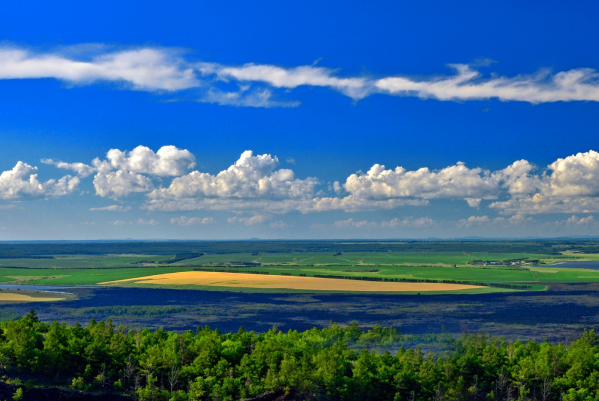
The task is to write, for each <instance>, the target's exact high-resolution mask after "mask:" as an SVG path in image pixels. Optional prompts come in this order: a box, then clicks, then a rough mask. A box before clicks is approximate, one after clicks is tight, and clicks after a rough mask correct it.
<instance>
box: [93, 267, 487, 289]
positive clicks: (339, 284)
mask: <svg viewBox="0 0 599 401" xmlns="http://www.w3.org/2000/svg"><path fill="white" fill-rule="evenodd" d="M126 282H132V283H136V284H157V285H203V286H217V287H243V288H261V289H283V288H285V289H290V290H307V291H311V290H313V291H363V292H426V291H459V290H470V289H476V288H484V287H481V286H476V285H464V284H442V283H394V282H380V281H361V280H343V279H332V278H317V277H297V276H275V275H273V276H270V275H265V274H244V273H220V272H199V271H192V272H180V273H168V274H158V275H155V276H146V277H138V278H130V279H125V280H117V281H109V282H105V283H100V284H119V283H126Z"/></svg>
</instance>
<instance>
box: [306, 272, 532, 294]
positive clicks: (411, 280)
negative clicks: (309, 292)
mask: <svg viewBox="0 0 599 401" xmlns="http://www.w3.org/2000/svg"><path fill="white" fill-rule="evenodd" d="M314 277H319V278H336V279H344V280H364V281H384V282H392V283H437V284H439V283H441V284H464V285H480V286H486V287H497V288H509V289H512V290H532V286H530V285H515V284H503V283H478V282H474V281H457V280H430V279H414V278H384V277H369V276H361V277H358V276H336V275H332V274H326V275H324V274H315V275H314Z"/></svg>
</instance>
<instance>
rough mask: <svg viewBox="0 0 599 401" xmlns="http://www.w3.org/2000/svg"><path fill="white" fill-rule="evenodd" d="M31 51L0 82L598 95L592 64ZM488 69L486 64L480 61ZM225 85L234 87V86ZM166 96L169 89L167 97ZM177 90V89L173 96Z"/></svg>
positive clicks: (265, 91) (201, 94)
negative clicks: (439, 65)
mask: <svg viewBox="0 0 599 401" xmlns="http://www.w3.org/2000/svg"><path fill="white" fill-rule="evenodd" d="M75 47H76V48H78V50H77V51H73V50H72V49H69V48H61V49H57V50H52V51H45V52H40V51H33V50H31V49H26V48H22V47H17V46H4V47H0V80H2V79H11V80H14V79H45V78H53V79H57V80H60V81H63V82H66V83H67V84H69V85H76V86H82V85H92V84H98V83H102V82H104V83H112V84H114V85H116V87H117V88H121V89H129V90H137V91H147V92H154V93H164V94H166V95H167V96H170V99H171V100H176V99H173V96H174V94H176V93H181V92H183V91H185V93H186V95H185V96H183V98H185V99H186V100H193V101H197V102H203V103H214V104H220V105H226V106H235V107H296V106H298V105H299V102H298V101H295V100H287V99H283V97H284V96H287V95H286V94H284V93H283V92H284V91H289V90H293V89H295V88H298V87H300V86H307V87H321V88H329V89H331V90H334V91H337V92H339V93H341V94H343V95H345V96H348V97H349V98H351V99H353V100H355V101H357V100H360V99H363V98H365V97H367V96H370V95H373V94H382V95H390V96H410V97H418V98H422V99H429V98H430V99H437V100H440V101H472V100H488V99H499V100H501V101H520V102H528V103H533V104H538V103H548V102H569V101H599V73H598V72H597V71H596V70H595V69H593V68H576V69H571V70H567V71H558V72H552V71H551V70H549V69H542V70H540V71H537V72H536V73H532V74H520V75H516V76H511V77H508V76H501V75H499V74H496V73H493V72H492V71H491V74H490V75H487V74H483V72H481V68H482V67H481V66H479V65H475V64H471V65H469V64H450V65H449V67H450V68H451V69H453V70H454V71H455V72H454V73H453V74H449V75H436V76H433V77H428V78H415V77H411V76H407V75H402V74H401V73H400V72H398V74H396V75H393V76H382V77H381V76H377V75H376V73H373V74H370V75H361V76H351V75H344V74H342V73H341V72H340V71H339V70H338V69H334V68H327V67H322V66H318V65H315V64H311V65H300V66H289V67H282V66H278V65H275V64H258V63H251V62H249V63H245V64H241V65H226V64H222V63H218V62H205V61H197V60H194V59H193V58H192V57H191V56H190V55H189V53H187V54H186V53H184V52H181V51H180V50H178V49H172V48H159V47H140V48H131V49H120V50H114V49H111V48H110V47H108V46H103V45H91V46H90V45H88V46H85V45H79V46H75ZM484 68H487V69H488V68H489V67H484ZM230 83H236V84H237V85H238V89H237V90H231V88H230ZM169 94H170V95H169ZM177 96H178V95H177Z"/></svg>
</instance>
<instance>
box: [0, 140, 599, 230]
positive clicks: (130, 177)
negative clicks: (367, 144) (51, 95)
mask: <svg viewBox="0 0 599 401" xmlns="http://www.w3.org/2000/svg"><path fill="white" fill-rule="evenodd" d="M42 162H44V163H47V164H51V165H53V166H55V167H57V168H58V169H66V170H70V171H73V172H75V173H76V174H78V175H77V176H72V175H65V176H62V177H60V178H56V179H50V180H47V181H40V180H39V179H38V176H37V167H34V166H31V165H29V164H27V163H24V162H22V161H19V162H18V163H17V164H16V165H15V167H14V168H12V169H10V170H7V171H4V172H2V173H1V174H0V200H4V201H7V202H20V201H25V200H33V199H45V198H53V197H60V196H65V195H69V194H72V193H73V192H74V191H75V190H76V189H77V188H78V186H79V184H80V183H81V182H82V180H85V179H89V180H91V181H92V184H93V187H94V189H95V194H96V195H97V196H99V197H102V198H112V199H118V200H119V201H120V202H126V200H127V198H128V197H130V196H132V195H134V194H139V195H138V197H137V199H138V201H139V199H140V197H141V199H142V204H141V207H142V209H145V210H147V211H149V212H184V211H196V210H213V211H225V212H231V213H234V214H235V217H231V218H230V219H229V222H240V223H244V224H246V225H253V224H262V223H265V222H267V221H274V220H273V217H274V215H278V214H287V213H302V214H306V213H323V212H329V211H344V212H348V213H353V212H365V211H377V210H392V209H397V208H400V207H425V206H427V205H429V204H431V202H438V201H439V200H443V199H445V200H455V201H460V202H464V204H466V205H468V206H469V207H471V208H475V209H479V210H480V209H486V210H488V211H489V212H493V211H495V212H496V213H499V214H500V215H506V216H512V217H511V218H510V220H509V221H510V222H513V221H516V220H513V219H516V218H517V219H526V218H527V216H530V215H535V214H551V213H561V214H570V215H573V214H574V215H576V214H589V213H599V153H598V152H596V151H594V150H590V151H588V152H581V153H578V154H575V155H570V156H567V157H564V158H559V159H557V160H555V161H554V162H552V163H550V164H549V165H547V166H546V167H544V168H543V167H539V166H535V165H534V164H533V163H531V162H529V161H527V160H517V161H515V162H513V163H512V164H510V165H509V166H507V167H505V168H503V169H500V170H495V171H490V170H486V169H483V168H479V167H472V168H471V167H469V166H467V165H466V164H465V163H462V162H457V163H455V164H454V165H450V166H447V167H444V168H440V169H431V168H428V167H422V168H418V169H414V170H409V169H406V168H404V167H401V166H398V167H395V168H386V167H385V166H384V165H381V164H375V165H373V166H372V167H371V168H370V169H369V170H368V171H367V172H365V173H362V172H358V173H354V174H350V175H349V176H348V177H347V178H346V179H345V180H344V181H336V182H334V183H333V185H330V184H325V183H323V182H321V181H319V180H318V178H316V177H305V178H302V177H297V176H296V174H295V172H294V171H293V170H291V169H287V168H281V167H280V161H279V159H278V157H277V156H273V155H270V154H261V155H260V154H258V155H256V154H254V152H252V151H251V150H248V151H245V152H243V153H242V154H241V155H240V157H239V159H238V160H237V161H235V162H234V163H233V164H232V165H231V166H229V167H228V168H226V169H224V170H222V171H220V172H216V173H210V172H205V171H199V170H193V168H194V167H195V166H196V158H195V156H194V155H193V154H192V153H191V152H190V151H188V150H186V149H179V148H177V147H175V146H163V147H162V148H160V149H159V150H158V151H156V152H154V151H153V150H151V149H149V148H147V147H144V146H138V147H136V148H134V149H133V150H131V151H127V150H120V149H111V150H110V151H108V152H107V153H106V157H105V158H103V159H101V158H96V159H94V160H92V162H91V163H89V164H86V163H83V162H80V161H76V162H73V163H68V162H63V161H54V160H53V159H44V160H42ZM190 170H192V171H190ZM92 176H93V178H92ZM87 177H89V178H87ZM325 187H326V188H325ZM90 210H91V211H114V212H127V211H129V210H131V206H129V205H127V204H124V205H111V206H106V207H96V208H91V209H90ZM206 219H207V218H203V219H201V220H197V218H187V217H184V216H181V217H180V218H173V219H172V220H171V223H172V224H178V225H193V224H207V223H208V222H210V221H211V220H210V221H209V220H206ZM501 219H502V218H501ZM496 220H497V219H491V218H489V217H488V216H487V215H486V214H482V215H481V216H471V217H470V218H468V219H463V220H461V222H460V224H461V226H463V227H471V226H475V225H481V224H485V223H488V222H491V221H493V222H495V221H496ZM339 221H340V223H339V224H340V225H344V224H345V225H346V226H347V227H357V225H359V224H362V223H361V220H354V219H350V220H339ZM425 223H426V224H428V222H427V221H426V220H398V219H392V220H390V221H388V222H387V223H385V224H383V223H381V224H380V225H379V226H380V227H410V226H411V227H416V226H419V225H421V224H425ZM364 227H367V225H364Z"/></svg>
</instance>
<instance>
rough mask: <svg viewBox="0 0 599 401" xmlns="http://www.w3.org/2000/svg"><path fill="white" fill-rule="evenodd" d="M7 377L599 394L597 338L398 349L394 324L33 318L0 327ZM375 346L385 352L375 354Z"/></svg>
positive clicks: (164, 388)
mask: <svg viewBox="0 0 599 401" xmlns="http://www.w3.org/2000/svg"><path fill="white" fill-rule="evenodd" d="M0 329H1V330H0V368H1V369H2V370H3V372H4V374H5V376H4V377H3V380H4V381H6V382H9V383H11V384H13V385H14V384H22V383H23V381H22V380H23V379H25V378H27V379H28V382H27V384H26V385H21V388H22V390H21V392H23V393H25V394H26V393H27V391H28V390H27V389H28V388H31V387H35V386H36V385H37V386H40V385H54V386H64V387H67V386H68V387H71V388H73V389H77V390H87V391H90V390H91V391H114V392H119V393H124V394H131V395H134V396H135V397H136V398H137V399H139V400H156V401H160V400H165V401H166V400H172V401H177V400H186V401H191V400H219V401H233V400H239V399H244V398H249V397H253V396H258V395H261V394H264V393H267V392H271V391H283V392H287V393H291V394H295V397H296V398H295V399H306V400H307V399H311V400H348V401H349V400H390V401H391V400H393V401H399V400H406V401H408V400H410V401H411V400H431V401H437V400H455V401H458V400H460V401H461V400H489V401H491V400H516V399H518V400H539V401H548V400H558V399H559V400H562V401H579V400H580V401H583V400H584V401H586V400H589V401H590V400H596V399H598V398H599V362H597V361H598V360H599V337H598V336H597V335H596V334H595V332H594V331H584V333H582V335H581V336H580V338H579V339H578V340H576V341H574V342H571V343H570V344H551V343H548V342H542V343H537V342H534V341H530V342H521V341H515V342H510V341H506V340H505V339H501V338H492V337H489V336H486V335H484V334H474V335H463V336H462V337H460V338H454V337H452V336H450V335H439V336H437V337H438V338H437V341H442V342H445V343H446V344H447V345H448V346H449V349H450V351H447V352H446V353H444V354H443V355H433V354H425V353H424V352H423V351H422V350H421V349H420V348H416V349H404V348H403V347H401V348H399V350H397V352H393V353H390V352H381V348H387V349H389V348H393V344H395V343H397V342H398V341H400V340H402V339H403V338H404V335H403V334H401V333H400V332H398V331H397V330H396V329H394V328H393V327H389V328H382V327H380V326H375V327H374V328H373V329H371V330H368V331H363V330H361V329H360V328H359V327H358V326H357V325H356V324H353V325H350V326H348V327H345V328H343V327H340V326H338V325H336V324H331V325H329V327H326V328H324V329H322V330H319V329H316V328H314V329H311V330H308V331H305V332H297V331H293V330H290V331H289V332H287V333H283V332H281V331H279V330H277V329H276V328H273V329H271V330H269V331H268V332H265V333H255V332H246V331H244V330H243V329H240V330H239V331H238V332H236V333H220V332H219V331H218V330H212V329H210V328H209V327H207V326H206V327H199V328H198V329H197V330H196V331H187V332H184V333H174V332H165V331H163V330H161V329H159V330H156V331H149V330H142V331H127V330H126V329H125V328H124V327H114V325H113V324H112V322H111V321H110V320H108V321H106V322H96V321H95V320H93V319H92V321H91V322H90V323H89V324H88V325H87V326H85V327H83V326H81V325H79V324H77V325H75V326H68V325H66V324H60V323H58V322H56V321H54V322H52V323H50V324H47V323H43V322H41V321H39V319H38V318H37V315H36V314H35V312H33V311H31V312H30V313H29V314H28V315H27V316H25V317H22V318H20V319H18V320H10V321H2V322H1V323H0ZM377 350H378V351H379V352H377Z"/></svg>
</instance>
